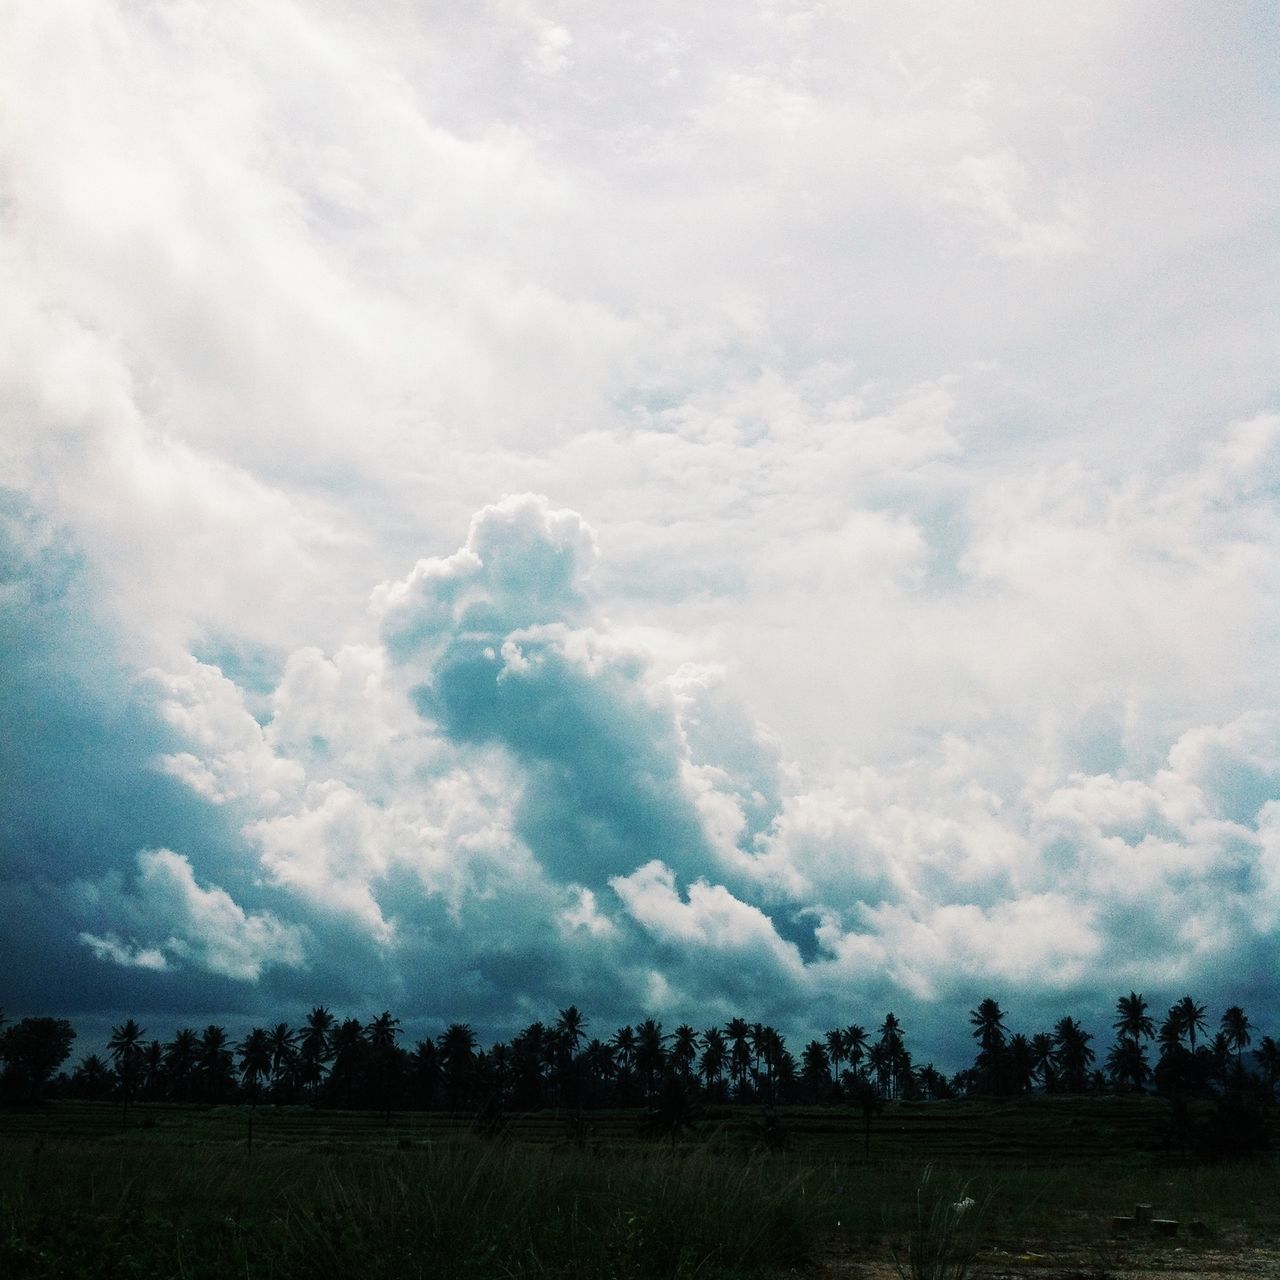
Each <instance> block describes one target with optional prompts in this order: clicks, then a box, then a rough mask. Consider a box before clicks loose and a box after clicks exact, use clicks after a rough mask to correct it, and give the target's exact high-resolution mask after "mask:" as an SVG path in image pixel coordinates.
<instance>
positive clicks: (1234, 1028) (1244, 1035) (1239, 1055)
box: [1221, 1004, 1253, 1080]
mask: <svg viewBox="0 0 1280 1280" xmlns="http://www.w3.org/2000/svg"><path fill="white" fill-rule="evenodd" d="M1221 1025H1222V1034H1223V1035H1225V1036H1226V1037H1227V1043H1228V1044H1229V1045H1230V1046H1231V1047H1232V1048H1233V1049H1234V1050H1235V1052H1236V1079H1237V1080H1243V1079H1244V1050H1245V1046H1246V1045H1248V1044H1249V1043H1250V1042H1251V1041H1252V1040H1253V1034H1252V1032H1253V1028H1252V1027H1251V1026H1250V1025H1249V1016H1248V1014H1246V1013H1245V1011H1244V1010H1243V1009H1242V1008H1241V1007H1240V1006H1239V1005H1238V1004H1233V1005H1232V1006H1231V1008H1230V1009H1228V1010H1226V1012H1225V1013H1223V1015H1222V1024H1221Z"/></svg>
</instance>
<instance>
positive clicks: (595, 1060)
mask: <svg viewBox="0 0 1280 1280" xmlns="http://www.w3.org/2000/svg"><path fill="white" fill-rule="evenodd" d="M582 1061H583V1066H584V1069H585V1070H586V1073H587V1081H588V1087H589V1088H590V1089H591V1091H592V1093H593V1094H594V1095H595V1096H599V1094H600V1093H602V1092H603V1091H604V1088H605V1085H606V1084H607V1083H608V1081H610V1080H612V1079H613V1077H614V1075H615V1074H616V1070H617V1067H616V1063H615V1062H614V1050H613V1046H612V1045H611V1044H608V1043H606V1042H605V1041H602V1040H598V1039H592V1040H591V1041H589V1042H588V1044H587V1047H586V1048H585V1049H584V1050H583V1051H582Z"/></svg>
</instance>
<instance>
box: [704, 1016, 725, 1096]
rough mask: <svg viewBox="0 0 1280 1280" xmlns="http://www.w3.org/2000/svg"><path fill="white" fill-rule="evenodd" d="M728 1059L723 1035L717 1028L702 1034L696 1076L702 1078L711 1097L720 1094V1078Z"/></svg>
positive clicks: (709, 1028)
mask: <svg viewBox="0 0 1280 1280" xmlns="http://www.w3.org/2000/svg"><path fill="white" fill-rule="evenodd" d="M728 1057H729V1046H728V1044H727V1043H726V1042H725V1038H724V1033H723V1032H722V1031H721V1030H720V1028H719V1027H708V1028H707V1029H706V1030H705V1031H704V1032H703V1033H702V1059H701V1061H700V1062H699V1063H698V1074H699V1075H701V1076H702V1079H703V1082H704V1083H705V1084H706V1087H707V1092H708V1093H709V1094H712V1095H713V1096H715V1095H719V1093H720V1083H721V1078H722V1077H723V1075H724V1068H725V1063H726V1062H727V1061H728Z"/></svg>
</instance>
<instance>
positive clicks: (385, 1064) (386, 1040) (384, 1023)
mask: <svg viewBox="0 0 1280 1280" xmlns="http://www.w3.org/2000/svg"><path fill="white" fill-rule="evenodd" d="M399 1035H400V1019H399V1018H393V1017H392V1016H391V1014H390V1012H389V1011H387V1010H385V1009H384V1010H383V1011H382V1012H381V1013H380V1014H378V1016H377V1017H376V1018H374V1020H373V1021H372V1022H371V1023H369V1025H368V1027H367V1028H366V1029H365V1036H366V1038H367V1040H368V1042H369V1050H370V1054H371V1056H372V1058H373V1068H374V1071H375V1072H376V1073H377V1076H378V1092H379V1094H380V1095H381V1100H382V1105H383V1109H384V1111H385V1112H386V1117H387V1121H388V1123H389V1122H390V1120H391V1090H390V1088H389V1087H388V1086H389V1083H390V1076H391V1070H392V1067H393V1066H394V1064H395V1061H396V1037H397V1036H399Z"/></svg>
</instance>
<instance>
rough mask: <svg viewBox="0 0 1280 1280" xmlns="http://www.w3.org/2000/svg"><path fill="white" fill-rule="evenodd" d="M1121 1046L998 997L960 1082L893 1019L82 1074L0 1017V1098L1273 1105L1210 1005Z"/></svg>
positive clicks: (99, 1060)
mask: <svg viewBox="0 0 1280 1280" xmlns="http://www.w3.org/2000/svg"><path fill="white" fill-rule="evenodd" d="M1115 1012H1116V1017H1115V1021H1114V1022H1113V1023H1112V1027H1111V1029H1112V1031H1113V1032H1114V1033H1115V1039H1114V1042H1113V1043H1112V1044H1111V1047H1110V1049H1109V1050H1108V1052H1107V1053H1106V1055H1105V1057H1104V1058H1103V1059H1102V1060H1101V1061H1099V1059H1098V1057H1097V1054H1096V1052H1095V1050H1094V1048H1093V1042H1094V1037H1093V1036H1092V1035H1091V1034H1090V1033H1089V1032H1087V1031H1085V1030H1084V1028H1083V1027H1082V1026H1081V1025H1080V1024H1079V1023H1078V1022H1077V1021H1076V1020H1075V1019H1074V1018H1072V1017H1063V1018H1060V1019H1059V1020H1058V1021H1057V1022H1056V1023H1055V1024H1054V1025H1053V1027H1052V1028H1051V1029H1050V1030H1047V1031H1041V1032H1037V1033H1034V1034H1032V1035H1026V1034H1023V1033H1021V1032H1010V1031H1009V1030H1008V1028H1007V1027H1006V1025H1005V1014H1004V1012H1003V1010H1002V1009H1001V1008H1000V1005H999V1004H998V1002H997V1001H996V1000H994V999H992V998H990V997H988V998H987V999H984V1000H982V1001H981V1002H980V1003H979V1005H978V1006H977V1008H976V1009H973V1010H972V1011H971V1012H970V1014H969V1023H970V1027H971V1031H972V1037H973V1040H974V1041H975V1050H976V1054H975V1058H974V1061H973V1064H972V1065H971V1066H969V1067H967V1068H965V1069H964V1070H961V1071H959V1072H957V1073H955V1074H953V1075H951V1076H947V1075H945V1074H944V1073H942V1072H940V1071H938V1070H937V1069H936V1068H935V1067H934V1066H933V1064H932V1063H926V1064H924V1065H918V1064H917V1063H916V1062H915V1061H914V1060H913V1058H912V1055H911V1053H910V1051H909V1049H908V1047H907V1037H906V1031H905V1028H904V1027H903V1025H902V1023H901V1021H900V1020H899V1019H898V1018H897V1017H895V1016H894V1014H893V1013H888V1014H886V1015H885V1017H884V1020H883V1021H882V1022H881V1024H880V1025H879V1027H878V1028H877V1029H876V1030H875V1031H874V1032H872V1031H868V1030H867V1029H866V1028H864V1027H863V1026H862V1025H860V1024H858V1023H850V1024H849V1025H847V1026H842V1027H833V1028H831V1029H830V1030H828V1031H826V1032H825V1033H824V1034H823V1035H821V1036H819V1037H816V1038H814V1039H811V1040H810V1041H809V1042H808V1043H807V1044H805V1045H804V1047H803V1048H802V1049H801V1050H800V1051H799V1055H798V1056H797V1055H796V1054H795V1053H793V1052H792V1050H791V1049H789V1048H788V1046H787V1044H786V1041H785V1039H784V1037H783V1036H782V1034H781V1033H780V1032H779V1031H778V1030H777V1029H776V1028H774V1027H771V1026H768V1025H765V1024H763V1023H759V1022H748V1021H747V1020H746V1019H745V1018H732V1019H730V1020H729V1021H728V1022H727V1023H725V1024H724V1025H723V1026H712V1027H707V1028H705V1029H704V1030H702V1031H698V1030H696V1029H695V1028H694V1027H693V1026H691V1025H689V1024H688V1023H682V1024H681V1025H679V1026H677V1027H676V1028H675V1029H674V1030H673V1031H666V1030H664V1028H663V1025H662V1023H661V1022H659V1021H657V1020H656V1019H654V1018H646V1019H644V1020H643V1021H642V1022H639V1023H636V1024H635V1025H628V1026H623V1027H619V1028H618V1029H617V1030H616V1031H614V1032H613V1033H612V1034H611V1035H608V1036H607V1037H605V1038H599V1037H592V1036H590V1035H589V1034H588V1021H587V1019H586V1017H585V1016H584V1015H583V1013H582V1012H581V1011H580V1010H579V1009H578V1008H577V1007H576V1006H575V1005H570V1006H568V1007H567V1008H565V1009H561V1010H559V1011H558V1013H557V1016H556V1017H555V1019H553V1020H551V1021H549V1022H542V1021H535V1022H532V1023H530V1024H529V1025H528V1026H526V1027H525V1028H524V1029H523V1030H521V1031H520V1032H519V1033H517V1034H516V1035H514V1036H512V1037H511V1038H510V1039H509V1040H505V1041H499V1042H497V1043H495V1044H493V1045H491V1046H489V1047H488V1048H482V1047H481V1046H480V1044H479V1042H478V1039H477V1036H476V1034H475V1032H474V1030H473V1029H472V1027H471V1026H470V1025H469V1024H468V1023H464V1022H455V1023H453V1024H451V1025H450V1026H448V1027H446V1028H445V1029H444V1030H443V1031H442V1032H441V1033H440V1034H439V1035H437V1036H435V1037H433V1038H427V1039H422V1040H419V1041H418V1042H417V1043H416V1044H414V1045H413V1046H412V1047H407V1046H406V1045H404V1044H402V1043H401V1038H402V1031H401V1026H400V1021H399V1019H398V1018H395V1017H393V1016H392V1014H391V1013H390V1012H383V1013H381V1014H378V1015H377V1016H376V1017H373V1018H372V1019H370V1020H369V1021H367V1022H364V1021H362V1020H360V1019H359V1018H354V1017H349V1018H345V1019H341V1020H340V1019H338V1018H337V1017H336V1016H335V1015H334V1014H333V1013H332V1012H331V1011H330V1010H329V1009H327V1008H326V1007H324V1006H317V1007H315V1008H313V1009H312V1010H311V1012H310V1013H309V1014H308V1015H307V1017H306V1019H305V1020H304V1022H303V1023H302V1025H301V1026H298V1027H292V1026H290V1025H289V1024H287V1023H284V1022H280V1023H277V1024H275V1025H274V1026H263V1027H255V1028H253V1029H252V1030H251V1031H250V1032H249V1033H248V1035H246V1036H245V1037H244V1038H243V1039H242V1040H239V1041H234V1042H233V1041H232V1039H231V1038H230V1037H229V1036H228V1034H227V1032H226V1030H225V1029H224V1028H223V1027H220V1026H216V1025H210V1026H207V1027H205V1028H204V1029H203V1030H197V1029H195V1028H191V1027H183V1028H180V1029H179V1030H177V1031H176V1032H175V1033H174V1035H173V1037H172V1038H171V1039H169V1040H161V1039H158V1038H150V1039H149V1038H148V1037H147V1032H146V1030H145V1029H144V1028H143V1027H142V1026H140V1025H139V1023H138V1022H137V1021H136V1020H135V1019H133V1018H129V1019H126V1020H125V1021H124V1022H122V1023H121V1024H120V1025H119V1026H117V1027H114V1028H112V1034H111V1039H110V1041H109V1042H108V1045H107V1051H106V1056H105V1057H102V1056H100V1055H98V1054H89V1055H87V1056H86V1057H84V1058H83V1059H82V1060H81V1061H80V1063H79V1064H78V1065H77V1066H76V1067H75V1068H74V1070H73V1071H71V1072H70V1073H68V1072H66V1071H65V1070H60V1068H62V1066H63V1064H64V1063H65V1062H66V1060H67V1059H68V1058H69V1057H70V1053H71V1047H72V1044H73V1042H74V1039H75V1031H74V1029H73V1028H72V1026H71V1024H70V1023H69V1022H67V1021H66V1020H65V1019H59V1018H23V1019H22V1020H21V1021H19V1022H17V1023H14V1024H13V1025H11V1026H7V1025H5V1023H4V1019H3V1015H2V1014H0V1062H2V1063H3V1075H2V1076H0V1082H2V1084H3V1091H4V1094H5V1096H6V1098H9V1099H11V1100H20V1101H32V1100H38V1099H39V1098H41V1097H42V1096H45V1095H47V1094H52V1095H54V1096H62V1097H74V1098H83V1099H89V1100H96V1101H105V1100H108V1099H113V1100H116V1101H119V1102H121V1103H122V1104H123V1106H124V1108H125V1110H126V1115H127V1109H128V1107H129V1105H130V1104H131V1103H133V1102H137V1101H147V1102H176V1103H204V1104H220V1103H230V1102H248V1103H250V1104H254V1105H256V1104H258V1103H260V1102H267V1103H274V1104H308V1103H309V1104H311V1105H314V1106H317V1107H335V1108H344V1109H357V1108H378V1109H384V1110H386V1111H388V1112H390V1111H391V1110H393V1109H394V1110H403V1109H408V1108H417V1109H426V1110H452V1111H471V1112H480V1113H489V1114H500V1113H502V1112H503V1111H506V1110H513V1111H520V1110H536V1109H539V1108H544V1107H569V1108H577V1109H583V1108H597V1107H648V1108H653V1107H655V1106H656V1105H659V1103H660V1101H661V1100H662V1099H663V1098H670V1097H671V1096H672V1095H673V1094H674V1095H678V1096H680V1097H682V1098H684V1099H687V1100H696V1101H702V1102H709V1103H725V1104H727V1103H753V1104H764V1105H766V1106H774V1105H783V1104H792V1103H807V1104H846V1105H854V1106H861V1107H862V1108H863V1109H864V1110H866V1111H868V1112H869V1111H870V1110H871V1109H872V1108H875V1107H878V1106H879V1105H880V1104H881V1103H882V1102H884V1101H892V1100H896V1099H900V1100H918V1101H930V1100H939V1099H945V1098H954V1097H974V1096H996V1097H1011V1096H1015V1095H1019V1094H1028V1093H1032V1092H1045V1093H1086V1092H1098V1093H1100V1092H1146V1091H1155V1092H1157V1093H1160V1094H1164V1095H1167V1096H1170V1097H1172V1098H1174V1099H1175V1100H1176V1101H1182V1100H1185V1099H1187V1098H1191V1097H1196V1096H1224V1095H1227V1094H1231V1093H1240V1092H1242V1091H1245V1090H1250V1091H1252V1092H1253V1093H1255V1094H1256V1095H1257V1096H1258V1097H1259V1098H1260V1099H1263V1100H1266V1101H1270V1100H1273V1099H1274V1097H1275V1092H1276V1085H1277V1082H1278V1081H1280V1046H1277V1044H1276V1041H1275V1040H1274V1038H1273V1037H1272V1036H1270V1035H1264V1036H1261V1037H1260V1039H1259V1040H1258V1042H1257V1045H1256V1047H1252V1046H1253V1045H1254V1035H1253V1032H1254V1028H1253V1026H1252V1024H1251V1023H1250V1020H1249V1018H1248V1016H1247V1015H1246V1014H1245V1012H1244V1010H1243V1009H1241V1008H1240V1007H1239V1006H1232V1007H1230V1008H1228V1009H1226V1010H1225V1011H1224V1012H1223V1013H1222V1015H1221V1017H1220V1019H1219V1021H1218V1023H1217V1024H1216V1029H1215V1030H1213V1032H1212V1033H1210V1024H1209V1021H1208V1014H1207V1011H1206V1008H1205V1006H1204V1005H1202V1004H1199V1003H1197V1002H1196V1001H1195V1000H1194V999H1193V998H1192V997H1191V996H1189V995H1188V996H1184V997H1183V998H1182V999H1181V1000H1179V1001H1177V1002H1176V1003H1175V1004H1174V1005H1173V1006H1172V1007H1171V1008H1170V1009H1169V1011H1168V1013H1167V1015H1166V1016H1165V1017H1164V1018H1163V1019H1162V1020H1160V1022H1159V1024H1158V1025H1157V1022H1156V1020H1155V1019H1154V1018H1153V1017H1152V1015H1151V1012H1150V1009H1149V1007H1148V1004H1147V1002H1146V1000H1145V999H1144V998H1143V997H1142V996H1141V995H1139V994H1138V993H1136V992H1130V993H1129V994H1128V995H1127V996H1122V997H1120V998H1119V999H1118V1000H1117V1002H1116V1006H1115Z"/></svg>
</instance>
